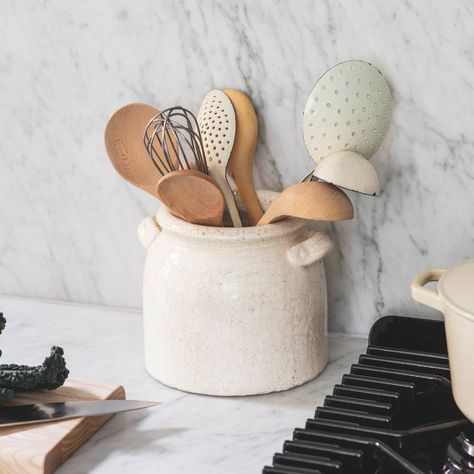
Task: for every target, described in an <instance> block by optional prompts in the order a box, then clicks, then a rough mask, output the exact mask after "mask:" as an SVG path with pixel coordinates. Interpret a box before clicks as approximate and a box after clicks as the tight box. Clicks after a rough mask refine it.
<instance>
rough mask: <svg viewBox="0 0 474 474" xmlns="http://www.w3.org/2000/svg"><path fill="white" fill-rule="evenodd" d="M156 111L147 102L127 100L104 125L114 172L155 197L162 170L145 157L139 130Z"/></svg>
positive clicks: (141, 132)
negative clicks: (129, 101) (105, 125)
mask: <svg viewBox="0 0 474 474" xmlns="http://www.w3.org/2000/svg"><path fill="white" fill-rule="evenodd" d="M159 113H160V111H159V110H158V109H156V108H155V107H152V106H151V105H147V104H128V105H125V106H124V107H122V108H120V109H118V110H117V111H116V112H115V113H114V114H113V115H112V117H111V118H110V120H109V122H108V123H107V127H106V129H105V147H106V148H107V153H108V155H109V158H110V161H111V162H112V165H113V166H114V168H115V169H116V171H117V172H118V174H119V175H120V176H122V178H124V179H125V180H126V181H128V182H129V183H131V184H133V185H135V186H137V187H138V188H141V189H143V190H144V191H146V192H147V193H150V194H151V195H153V196H155V197H157V194H156V184H157V183H158V181H159V180H160V178H161V177H162V174H161V173H160V172H159V171H158V169H157V168H156V167H155V166H154V164H153V163H152V161H151V160H150V158H149V157H148V154H147V152H146V149H145V145H144V144H143V132H144V130H145V127H146V125H147V123H148V122H149V121H150V120H151V119H152V118H153V117H154V116H155V115H157V114H159Z"/></svg>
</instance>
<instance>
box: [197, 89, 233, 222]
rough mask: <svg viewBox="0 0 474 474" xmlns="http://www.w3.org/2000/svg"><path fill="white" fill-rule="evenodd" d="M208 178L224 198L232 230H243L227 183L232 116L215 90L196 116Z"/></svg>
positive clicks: (222, 95)
mask: <svg viewBox="0 0 474 474" xmlns="http://www.w3.org/2000/svg"><path fill="white" fill-rule="evenodd" d="M198 123H199V129H200V131H201V135H202V140H203V144H204V152H205V154H206V160H207V166H208V168H209V174H210V175H211V176H212V177H213V178H214V180H215V181H216V183H217V185H218V186H219V188H220V189H221V191H222V194H223V195H224V199H225V202H226V205H227V209H228V210H229V214H230V217H231V219H232V224H233V225H234V227H242V222H241V220H240V216H239V211H238V210H237V205H236V204H235V199H234V195H233V193H232V189H231V188H230V186H229V183H228V182H227V177H226V171H227V163H228V162H229V159H230V154H231V152H232V147H233V146H234V138H235V128H236V126H235V112H234V107H233V105H232V102H231V101H230V99H229V98H228V97H227V95H226V94H225V93H224V92H223V91H221V90H218V89H215V90H212V91H211V92H209V94H207V95H206V97H204V100H203V101H202V104H201V108H200V109H199V114H198Z"/></svg>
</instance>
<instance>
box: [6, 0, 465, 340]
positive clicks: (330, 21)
mask: <svg viewBox="0 0 474 474" xmlns="http://www.w3.org/2000/svg"><path fill="white" fill-rule="evenodd" d="M0 6H1V8H2V15H1V16H0V27H1V28H0V104H1V106H0V130H1V132H0V156H1V159H0V163H1V165H0V166H1V172H0V216H1V225H0V293H3V294H14V295H23V296H35V297H44V298H57V299H64V300H70V301H78V302H87V303H95V304H106V305H118V306H129V307H138V306H139V305H140V301H141V295H140V293H141V277H142V266H143V260H144V251H143V249H142V248H141V245H140V244H139V242H138V240H137V239H136V234H135V228H136V226H137V224H138V223H139V222H140V220H141V219H142V218H143V217H145V216H147V215H149V214H151V213H153V212H154V211H155V209H156V207H157V203H156V202H155V201H154V200H153V199H152V198H151V197H148V196H147V195H146V194H145V193H143V192H140V191H139V190H136V189H135V188H133V187H132V186H130V185H128V184H127V183H125V182H124V181H122V180H121V179H120V178H119V177H118V175H117V174H116V173H115V172H114V170H113V168H112V167H111V165H110V164H109V162H108V159H107V157H106V154H105V149H104V145H103V131H104V127H105V124H106V122H107V119H108V117H109V116H110V115H111V114H112V112H113V111H114V110H115V109H117V108H118V107H119V106H121V105H123V104H125V103H128V102H148V103H151V104H154V105H156V106H157V107H159V108H164V107H166V106H171V105H175V104H182V105H184V106H186V107H188V108H190V109H191V110H194V111H196V112H197V110H198V108H199V104H200V102H201V100H202V98H203V97H204V95H205V94H206V93H207V92H208V91H209V90H211V89H213V88H223V87H234V88H240V89H243V90H244V91H246V92H247V93H248V94H249V95H250V96H251V97H252V100H253V101H254V104H255V106H256V108H257V113H258V119H259V125H260V140H259V144H258V149H257V156H256V170H255V172H256V180H257V183H258V185H259V187H262V188H269V189H273V190H280V189H282V187H284V186H287V185H290V184H292V183H295V182H297V181H299V180H300V179H301V178H302V177H303V176H305V175H306V174H307V172H308V171H309V170H310V169H311V168H312V164H313V163H312V160H311V159H310V158H309V157H308V154H307V152H306V149H305V146H304V143H303V138H302V112H303V109H304V105H305V102H306V99H307V96H308V94H309V92H310V90H311V88H312V86H313V84H314V83H315V82H316V81H317V79H318V78H319V76H320V75H321V74H323V73H324V72H325V71H326V69H328V68H329V67H331V66H333V65H334V64H336V63H338V62H340V61H344V60H347V59H364V60H366V61H369V62H372V63H373V64H375V65H377V66H378V67H379V69H380V70H381V71H382V72H383V73H384V75H385V76H386V77H387V79H388V81H389V83H390V84H391V88H392V93H393V98H394V111H393V117H392V125H391V127H390V130H389V133H388V135H387V137H386V138H385V141H384V143H383V145H382V147H381V148H380V149H379V150H378V152H377V153H376V155H375V156H374V158H373V164H374V166H375V167H376V169H377V171H378V172H379V175H380V180H381V184H382V190H383V192H382V195H381V196H380V197H378V198H370V197H365V196H358V195H354V194H351V196H350V197H351V198H352V199H353V202H354V207H355V210H356V216H355V218H354V220H353V221H350V222H341V223H336V224H334V225H327V226H322V227H323V228H325V229H326V230H327V231H328V232H329V233H330V235H331V236H332V238H333V239H334V241H335V242H336V251H335V252H333V254H332V255H331V256H330V257H328V259H327V266H326V271H327V277H328V287H329V313H330V327H331V328H332V329H333V330H337V331H346V332H356V333H365V332H366V331H367V330H368V328H369V327H370V325H371V323H372V322H373V321H374V320H375V319H376V318H377V317H379V316H380V315H383V314H388V313H401V314H408V315H415V314H431V313H429V310H427V309H424V308H423V307H422V306H420V305H418V304H416V303H414V302H413V301H412V300H411V297H410V292H409V286H410V281H411V279H412V278H413V277H414V276H415V275H416V273H417V272H419V271H420V270H423V269H424V268H425V267H429V266H447V265H451V264H453V263H455V262H457V261H459V260H462V259H465V258H468V257H471V256H473V254H474V251H473V250H474V249H473V244H474V212H473V210H474V192H473V189H474V186H473V183H474V181H473V178H474V165H473V157H474V141H473V138H472V136H471V133H472V130H473V126H474V117H473V104H474V87H473V79H472V78H473V77H474V30H473V29H472V24H473V21H474V6H473V4H472V2H470V1H469V0H459V1H457V2H445V1H442V0H436V1H430V0H407V1H405V2H374V1H373V0H357V1H356V0H344V1H343V0H340V1H329V0H326V1H320V0H299V1H291V0H287V1H277V0H259V1H253V0H245V1H243V0H229V1H224V0H222V1H210V0H201V1H199V2H198V1H194V0H181V1H172V0H169V1H163V0H159V1H152V0H138V1H134V2H128V1H125V0H104V1H100V2H98V1H92V0H84V1H82V2H72V1H70V0H66V1H63V0H50V1H37V0H25V1H22V2H17V1H14V0H0Z"/></svg>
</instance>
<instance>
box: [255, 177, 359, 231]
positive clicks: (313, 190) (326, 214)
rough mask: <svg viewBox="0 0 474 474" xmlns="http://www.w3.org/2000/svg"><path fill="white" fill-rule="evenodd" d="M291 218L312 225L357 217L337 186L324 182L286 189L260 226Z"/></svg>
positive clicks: (301, 184)
mask: <svg viewBox="0 0 474 474" xmlns="http://www.w3.org/2000/svg"><path fill="white" fill-rule="evenodd" d="M287 217H299V218H300V219H307V220H312V221H343V220H347V219H352V218H353V217H354V209H353V207H352V203H351V201H350V199H349V198H348V197H347V196H346V194H345V193H344V191H342V190H340V189H339V188H338V187H337V186H334V185H333V184H330V183H325V182H322V181H312V182H308V183H298V184H294V185H293V186H290V187H289V188H286V189H285V190H284V191H283V192H282V193H281V194H280V196H278V197H277V198H276V199H275V201H273V202H272V204H271V205H270V207H269V208H268V209H267V211H266V212H265V214H264V215H263V217H262V218H261V219H260V221H259V222H258V224H257V225H263V224H271V223H272V222H277V221H281V220H283V219H285V218H287Z"/></svg>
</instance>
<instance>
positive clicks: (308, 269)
mask: <svg viewBox="0 0 474 474" xmlns="http://www.w3.org/2000/svg"><path fill="white" fill-rule="evenodd" d="M258 194H259V198H260V200H261V203H262V206H263V207H264V208H266V207H268V205H269V204H270V202H271V201H272V200H273V199H274V198H275V197H276V196H278V193H273V192H270V191H260V192H259V193H258ZM138 234H139V237H140V240H141V241H142V243H143V245H144V246H145V247H146V248H147V249H148V252H147V258H146V263H145V274H144V282H143V317H144V330H145V365H146V368H147V370H148V372H149V373H150V374H151V375H152V376H153V377H155V378H156V379H158V380H160V381H161V382H163V383H165V384H166V385H169V386H171V387H175V388H178V389H181V390H185V391H189V392H196V393H204V394H210V395H251V394H259V393H268V392H273V391H278V390H286V389H289V388H291V387H294V386H296V385H300V384H302V383H304V382H306V381H308V380H310V379H312V378H314V377H315V376H316V375H318V374H319V373H320V372H321V371H322V370H323V368H324V367H325V366H326V364H327V358H328V348H327V296H326V278H325V273H324V265H323V262H322V259H323V257H324V256H325V255H326V254H327V253H328V252H329V251H330V250H331V248H332V243H331V241H330V240H329V238H328V237H327V236H326V235H324V234H321V233H319V232H313V231H308V230H307V229H306V228H305V223H304V222H303V221H299V220H294V219H287V220H285V221H282V222H278V223H275V224H269V225H265V226H259V227H246V228H217V227H205V226H199V225H194V224H189V223H187V222H184V221H182V220H180V219H178V218H176V217H174V216H172V215H171V214H170V213H169V212H168V211H167V210H166V208H164V207H163V208H161V209H160V210H159V211H158V214H157V216H156V220H155V218H154V217H149V218H147V219H145V220H144V221H143V222H142V223H141V224H140V227H139V229H138Z"/></svg>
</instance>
